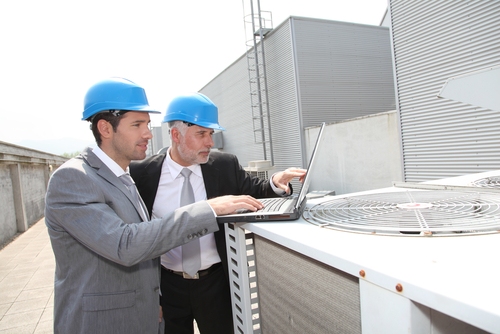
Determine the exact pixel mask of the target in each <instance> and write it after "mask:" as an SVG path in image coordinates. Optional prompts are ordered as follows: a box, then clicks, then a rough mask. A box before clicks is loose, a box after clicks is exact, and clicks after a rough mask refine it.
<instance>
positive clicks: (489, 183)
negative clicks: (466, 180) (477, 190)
mask: <svg viewBox="0 0 500 334" xmlns="http://www.w3.org/2000/svg"><path fill="white" fill-rule="evenodd" d="M471 185H473V186H475V187H481V188H500V176H491V177H485V178H482V179H478V180H475V181H473V182H471Z"/></svg>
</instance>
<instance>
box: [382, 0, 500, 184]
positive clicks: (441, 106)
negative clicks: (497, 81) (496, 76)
mask: <svg viewBox="0 0 500 334" xmlns="http://www.w3.org/2000/svg"><path fill="white" fill-rule="evenodd" d="M390 15H391V21H392V22H391V30H392V34H391V37H392V44H393V52H394V66H395V74H396V77H397V97H396V98H397V103H398V110H399V116H400V124H401V135H402V150H403V160H404V161H403V164H404V174H405V179H406V181H409V182H419V181H426V180H433V179H440V178H444V177H452V176H458V175H465V174H470V173H477V172H483V171H488V170H496V169H500V112H499V111H492V110H489V109H485V108H481V107H480V106H471V105H467V104H465V103H461V102H457V101H451V100H447V99H438V98H437V96H436V95H437V94H438V92H439V91H440V89H441V88H442V86H443V85H444V83H445V81H446V80H447V79H448V78H450V77H454V76H457V75H461V74H464V73H468V72H472V71H476V70H479V69H483V68H486V67H489V66H492V65H498V64H500V1H487V0H482V1H399V0H391V1H390ZM499 88H500V87H499ZM499 92H500V89H499Z"/></svg>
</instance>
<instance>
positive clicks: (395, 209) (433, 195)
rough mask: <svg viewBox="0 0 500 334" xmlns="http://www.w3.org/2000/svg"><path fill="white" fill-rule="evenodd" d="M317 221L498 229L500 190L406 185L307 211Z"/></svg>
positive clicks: (382, 227)
mask: <svg viewBox="0 0 500 334" xmlns="http://www.w3.org/2000/svg"><path fill="white" fill-rule="evenodd" d="M303 216H304V219H305V220H306V221H308V222H310V223H312V224H315V225H318V226H321V227H325V228H331V229H338V230H344V231H351V232H359V233H370V234H380V235H398V236H451V235H454V236H456V235H471V234H486V233H498V232H499V231H500V193H498V194H497V193H481V192H478V191H471V192H461V191H446V190H443V191H440V190H433V191H412V190H407V191H401V192H381V193H374V194H369V195H359V196H351V197H343V198H334V199H331V200H327V201H325V202H321V203H320V204H317V205H314V206H312V207H310V208H308V209H306V210H305V211H304V215H303Z"/></svg>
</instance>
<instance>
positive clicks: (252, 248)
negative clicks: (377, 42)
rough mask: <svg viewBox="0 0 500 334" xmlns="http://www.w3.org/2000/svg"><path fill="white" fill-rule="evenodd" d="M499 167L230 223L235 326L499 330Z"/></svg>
mask: <svg viewBox="0 0 500 334" xmlns="http://www.w3.org/2000/svg"><path fill="white" fill-rule="evenodd" d="M499 175H500V171H491V172H485V173H478V174H471V175H464V176H459V177H454V178H448V179H441V180H435V181H430V182H423V183H395V184H394V186H393V187H389V188H383V189H375V190H370V191H365V192H359V193H353V194H343V195H339V196H325V197H319V198H314V199H313V198H311V199H310V200H308V202H307V207H306V209H305V211H304V214H303V216H302V217H301V218H300V219H298V220H295V221H290V222H285V221H281V222H277V223H265V224H264V223H258V222H257V223H246V224H243V223H240V224H239V223H235V224H230V225H229V226H227V227H226V233H227V234H226V240H227V241H228V254H229V256H230V260H229V265H230V273H232V274H230V278H231V282H232V284H231V289H232V297H233V310H234V323H235V332H238V333H292V334H293V333H353V334H372V333H373V334H378V333H384V334H392V333H394V334H399V333H426V334H432V333H439V334H448V333H449V334H455V333H475V334H476V333H477V334H479V333H500V327H499V324H500V307H499V304H498V300H499V299H500V285H499V284H498V283H497V281H498V277H499V276H500V266H498V265H497V263H498V259H497V258H498V245H500V189H499V184H500V182H499V180H500V177H499ZM251 234H252V235H251ZM236 288H237V289H236Z"/></svg>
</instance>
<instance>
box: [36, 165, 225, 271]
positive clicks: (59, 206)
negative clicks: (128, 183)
mask: <svg viewBox="0 0 500 334" xmlns="http://www.w3.org/2000/svg"><path fill="white" fill-rule="evenodd" d="M99 181H100V182H99ZM45 220H46V224H47V226H48V228H49V229H50V232H51V236H52V235H54V237H56V238H57V237H60V238H65V237H67V236H68V235H69V236H70V237H72V238H74V239H76V240H77V241H78V242H79V243H81V244H83V245H84V246H86V247H87V248H89V249H91V250H92V251H94V252H95V253H97V254H99V255H101V256H103V257H105V258H107V259H109V260H111V261H114V262H116V263H118V264H121V265H124V266H132V265H134V264H137V263H139V262H141V261H144V260H147V259H152V258H155V257H158V256H160V255H161V254H164V253H165V252H167V251H168V250H170V249H172V248H174V247H177V246H180V245H182V244H185V243H187V242H189V241H191V240H192V239H193V238H198V237H201V236H203V235H205V234H208V233H212V232H215V231H217V230H218V225H217V222H216V219H215V217H214V214H213V211H212V209H211V208H210V206H209V205H208V204H207V203H206V202H199V203H195V204H192V205H189V206H186V207H183V208H179V209H177V210H175V211H174V212H171V213H169V214H168V215H166V216H165V217H162V218H161V219H154V220H151V221H149V222H140V217H139V216H138V214H137V212H136V210H135V209H134V208H133V206H132V205H130V202H129V201H128V200H127V197H126V196H125V194H124V193H123V192H122V191H121V190H120V189H118V188H116V187H115V186H114V185H112V184H109V183H108V182H106V181H105V180H104V179H101V180H99V176H98V175H93V174H92V173H89V172H85V171H82V170H77V169H75V168H60V169H59V170H57V171H56V172H55V173H54V174H53V176H52V177H51V180H50V182H49V186H48V189H47V195H46V209H45Z"/></svg>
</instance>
